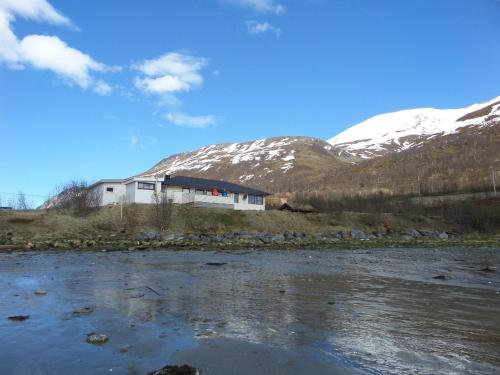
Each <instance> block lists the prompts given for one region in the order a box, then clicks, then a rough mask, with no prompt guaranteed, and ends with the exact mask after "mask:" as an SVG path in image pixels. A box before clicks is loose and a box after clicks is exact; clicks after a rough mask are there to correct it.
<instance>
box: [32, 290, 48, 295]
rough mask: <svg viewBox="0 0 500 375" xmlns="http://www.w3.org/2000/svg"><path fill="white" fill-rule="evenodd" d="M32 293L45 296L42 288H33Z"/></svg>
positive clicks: (45, 293) (45, 292)
mask: <svg viewBox="0 0 500 375" xmlns="http://www.w3.org/2000/svg"><path fill="white" fill-rule="evenodd" d="M34 294H35V295H36V296H45V295H47V291H46V290H43V289H37V290H35V292H34Z"/></svg>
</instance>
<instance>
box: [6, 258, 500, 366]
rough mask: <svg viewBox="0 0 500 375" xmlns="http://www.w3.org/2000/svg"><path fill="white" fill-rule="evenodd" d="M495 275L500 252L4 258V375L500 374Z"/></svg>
mask: <svg viewBox="0 0 500 375" xmlns="http://www.w3.org/2000/svg"><path fill="white" fill-rule="evenodd" d="M207 262H221V263H226V264H223V265H220V266H213V265H212V266H210V265H206V263H207ZM486 267H488V268H486ZM499 268H500V249H436V250H433V249H378V250H369V251H367V250H359V251H353V250H332V251H232V252H196V251H189V252H169V251H151V252H126V251H125V252H124V251H120V252H107V253H96V252H77V251H75V252H64V253H61V252H51V253H49V252H44V253H37V252H32V253H11V254H7V253H1V254H0V374H9V375H10V374H16V375H17V374H23V375H24V374H104V373H107V374H109V373H117V374H146V373H147V372H148V371H151V370H153V369H157V368H160V367H163V366H165V365H166V364H184V363H188V364H191V365H194V366H197V367H199V368H200V369H202V371H203V372H202V374H218V375H224V374H351V373H359V374H363V373H368V374H374V373H375V374H378V373H382V374H392V373H408V374H410V373H411V374H413V373H422V374H437V373H443V374H464V373H483V374H494V373H500V272H499V271H498V270H499ZM435 276H443V277H442V278H441V279H435V278H434V277H435ZM38 289H43V290H45V291H47V294H46V295H35V294H34V292H35V291H36V290H38ZM85 306H93V309H94V311H93V312H91V313H89V314H80V315H77V314H74V313H73V311H74V310H75V309H78V308H82V307H85ZM12 315H29V316H30V317H29V319H27V320H25V321H10V320H8V319H7V317H9V316H12ZM91 332H95V333H98V334H105V335H107V336H108V337H109V340H108V341H107V342H106V343H104V344H101V345H92V344H89V343H87V342H86V338H87V334H89V333H91Z"/></svg>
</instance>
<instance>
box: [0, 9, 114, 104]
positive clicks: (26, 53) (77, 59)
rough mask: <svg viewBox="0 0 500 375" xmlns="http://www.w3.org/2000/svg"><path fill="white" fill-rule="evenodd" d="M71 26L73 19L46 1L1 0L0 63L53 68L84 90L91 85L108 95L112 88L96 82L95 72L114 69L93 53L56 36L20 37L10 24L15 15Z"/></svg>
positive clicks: (8, 65) (62, 76)
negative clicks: (82, 50) (93, 56)
mask: <svg viewBox="0 0 500 375" xmlns="http://www.w3.org/2000/svg"><path fill="white" fill-rule="evenodd" d="M18 16H19V17H24V18H27V19H32V20H35V21H45V22H49V23H53V24H60V25H65V26H71V21H70V20H69V19H68V18H67V17H65V16H64V15H62V14H61V13H60V12H58V11H57V10H56V9H54V8H53V7H52V5H50V4H49V3H48V2H47V1H46V0H0V63H2V62H3V63H4V64H5V65H6V66H7V67H9V68H17V69H21V68H24V67H27V66H31V67H33V68H35V69H41V70H50V71H52V72H54V73H55V74H57V75H58V76H59V77H61V78H63V79H64V80H65V81H67V82H69V83H73V84H77V85H78V86H80V87H81V88H83V89H87V88H90V87H92V88H93V89H94V91H95V92H97V93H99V94H109V93H110V91H111V90H110V89H111V87H110V86H109V85H108V84H106V83H105V82H103V81H96V80H95V79H94V78H93V77H92V72H105V71H111V70H114V69H115V68H111V67H108V66H106V65H104V64H102V63H99V62H97V61H95V60H94V59H93V58H92V57H91V56H89V55H87V54H85V53H83V52H81V51H79V50H77V49H75V48H72V47H70V46H68V45H67V44H66V43H65V42H64V41H62V40H61V39H59V38H58V37H57V36H48V35H36V34H35V35H27V36H25V37H24V38H23V39H21V40H18V38H17V36H16V35H15V34H14V32H13V29H12V27H11V23H12V22H14V21H15V19H16V17H18Z"/></svg>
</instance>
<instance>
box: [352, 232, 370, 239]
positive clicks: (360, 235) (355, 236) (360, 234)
mask: <svg viewBox="0 0 500 375" xmlns="http://www.w3.org/2000/svg"><path fill="white" fill-rule="evenodd" d="M351 238H353V239H355V240H365V239H367V238H368V237H367V236H366V234H365V232H363V231H362V230H360V229H353V230H352V231H351Z"/></svg>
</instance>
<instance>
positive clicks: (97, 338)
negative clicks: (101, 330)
mask: <svg viewBox="0 0 500 375" xmlns="http://www.w3.org/2000/svg"><path fill="white" fill-rule="evenodd" d="M86 341H87V342H88V343H89V344H94V345H99V344H104V343H105V342H107V341H108V336H106V335H103V334H97V333H93V332H92V333H89V334H88V335H87V340H86Z"/></svg>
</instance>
